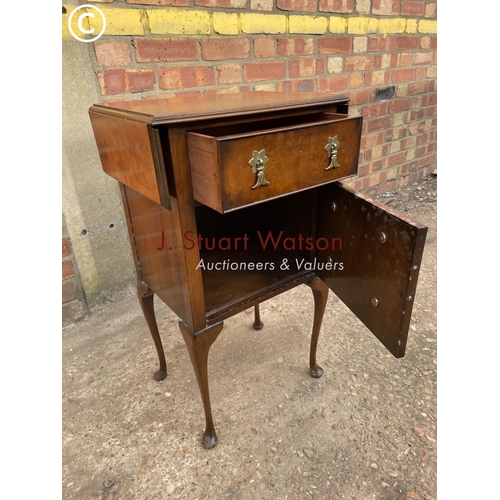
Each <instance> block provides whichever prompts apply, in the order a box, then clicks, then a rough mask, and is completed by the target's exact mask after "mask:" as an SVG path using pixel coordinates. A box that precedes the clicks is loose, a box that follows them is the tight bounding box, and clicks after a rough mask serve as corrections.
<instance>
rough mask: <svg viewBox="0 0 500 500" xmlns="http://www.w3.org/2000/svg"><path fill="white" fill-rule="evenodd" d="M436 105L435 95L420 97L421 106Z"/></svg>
mask: <svg viewBox="0 0 500 500" xmlns="http://www.w3.org/2000/svg"><path fill="white" fill-rule="evenodd" d="M436 103H437V94H427V95H424V96H423V97H422V106H430V105H432V104H436Z"/></svg>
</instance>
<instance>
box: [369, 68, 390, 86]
mask: <svg viewBox="0 0 500 500" xmlns="http://www.w3.org/2000/svg"><path fill="white" fill-rule="evenodd" d="M390 77H391V74H390V71H387V70H386V71H373V72H371V73H365V85H366V86H367V87H370V86H371V85H384V84H386V83H389V81H390Z"/></svg>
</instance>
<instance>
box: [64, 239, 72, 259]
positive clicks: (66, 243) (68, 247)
mask: <svg viewBox="0 0 500 500" xmlns="http://www.w3.org/2000/svg"><path fill="white" fill-rule="evenodd" d="M68 255H71V242H70V241H69V238H63V239H62V256H63V257H67V256H68Z"/></svg>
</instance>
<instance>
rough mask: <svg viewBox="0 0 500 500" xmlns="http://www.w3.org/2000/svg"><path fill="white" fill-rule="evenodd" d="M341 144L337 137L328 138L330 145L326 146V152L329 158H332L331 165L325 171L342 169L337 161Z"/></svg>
mask: <svg viewBox="0 0 500 500" xmlns="http://www.w3.org/2000/svg"><path fill="white" fill-rule="evenodd" d="M339 146H340V142H339V140H338V139H337V136H335V137H328V144H327V145H326V146H325V150H326V152H327V153H328V158H330V165H328V167H326V168H325V170H330V169H331V168H338V167H340V165H339V162H338V161H337V153H338V150H339Z"/></svg>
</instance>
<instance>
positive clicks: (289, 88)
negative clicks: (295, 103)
mask: <svg viewBox="0 0 500 500" xmlns="http://www.w3.org/2000/svg"><path fill="white" fill-rule="evenodd" d="M314 90H315V84H314V80H291V81H290V80H289V81H284V82H279V83H278V91H279V92H314Z"/></svg>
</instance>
